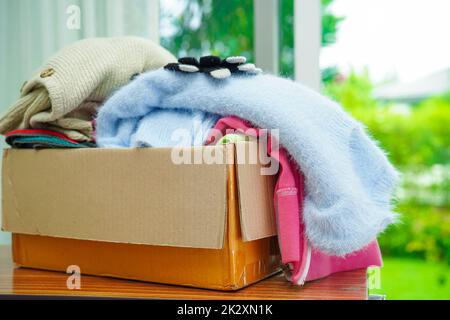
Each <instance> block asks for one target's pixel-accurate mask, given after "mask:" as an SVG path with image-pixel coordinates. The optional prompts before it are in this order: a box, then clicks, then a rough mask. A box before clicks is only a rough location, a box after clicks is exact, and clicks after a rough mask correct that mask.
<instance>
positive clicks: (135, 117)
mask: <svg viewBox="0 0 450 320" xmlns="http://www.w3.org/2000/svg"><path fill="white" fill-rule="evenodd" d="M219 118H220V116H219V115H216V114H211V113H209V112H203V111H199V110H186V109H173V110H172V109H170V110H169V109H161V108H153V109H152V110H151V111H150V112H148V113H146V114H144V115H141V114H130V118H128V119H123V120H122V121H121V122H120V123H118V126H117V134H116V135H115V136H113V137H105V136H103V135H102V134H100V135H99V137H101V139H100V140H101V143H100V144H101V146H102V147H104V148H105V147H108V148H127V147H153V148H161V147H174V146H179V147H181V146H185V147H189V146H201V145H203V144H204V142H205V140H206V138H207V136H208V131H209V129H211V128H212V127H213V126H214V125H215V124H216V122H217V120H219ZM179 129H182V131H181V132H178V131H177V130H179ZM177 132H178V134H177Z"/></svg>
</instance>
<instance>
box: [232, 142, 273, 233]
mask: <svg viewBox="0 0 450 320" xmlns="http://www.w3.org/2000/svg"><path fill="white" fill-rule="evenodd" d="M235 148H236V152H235V163H236V171H237V174H236V176H237V185H238V194H239V215H240V221H241V230H242V236H243V240H244V241H252V240H258V239H262V238H267V237H271V236H275V235H277V229H276V222H275V212H274V202H273V196H274V190H275V184H276V180H277V175H276V174H275V175H262V171H261V169H262V168H263V165H262V164H261V161H260V159H259V157H256V159H252V158H251V156H249V153H251V152H254V150H258V149H257V148H258V144H257V143H255V142H238V143H236V144H235ZM258 154H259V153H258ZM242 159H245V163H243V162H242ZM255 161H256V162H255Z"/></svg>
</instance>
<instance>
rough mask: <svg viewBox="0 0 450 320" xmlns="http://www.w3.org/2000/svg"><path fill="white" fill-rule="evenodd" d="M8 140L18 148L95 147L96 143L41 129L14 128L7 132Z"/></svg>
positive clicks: (12, 145)
mask: <svg viewBox="0 0 450 320" xmlns="http://www.w3.org/2000/svg"><path fill="white" fill-rule="evenodd" d="M5 137H6V142H7V143H8V144H9V145H10V146H11V147H13V148H17V149H29V148H33V149H45V148H95V143H92V142H88V141H76V140H73V139H70V138H69V137H67V136H66V135H64V134H62V133H59V132H56V131H52V130H39V129H24V130H12V131H10V132H8V133H7V134H5Z"/></svg>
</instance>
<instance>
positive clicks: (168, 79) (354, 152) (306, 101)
mask: <svg viewBox="0 0 450 320" xmlns="http://www.w3.org/2000/svg"><path fill="white" fill-rule="evenodd" d="M155 108H162V109H169V110H174V109H179V108H181V109H185V110H197V111H204V112H208V113H215V114H220V115H223V116H227V115H235V116H238V117H240V118H243V119H247V120H249V121H251V122H252V123H253V124H254V125H255V126H257V127H259V128H265V129H279V130H280V143H281V145H282V146H284V147H285V148H286V149H287V150H288V152H289V153H290V155H291V156H292V157H293V158H294V159H295V160H296V162H297V163H298V165H299V167H300V169H301V171H302V172H303V174H304V176H305V182H306V198H305V203H304V210H303V219H304V223H305V229H306V235H307V238H308V240H309V241H310V243H311V245H312V246H313V247H314V248H315V249H318V250H320V251H322V252H325V253H328V254H331V255H338V256H343V255H346V254H349V253H352V252H354V251H356V250H359V249H362V248H363V247H365V246H366V245H368V244H369V243H370V242H372V241H373V240H375V239H376V237H377V235H378V234H379V233H380V232H382V231H383V230H384V229H385V228H386V227H387V226H388V225H389V224H391V223H393V222H395V221H396V219H397V215H396V214H395V213H394V212H392V208H391V203H390V202H391V196H392V194H393V190H394V188H395V186H396V183H397V180H398V175H397V172H396V170H395V169H394V168H393V166H392V165H391V164H390V163H389V161H388V160H387V157H386V155H385V154H384V152H383V151H382V150H381V149H380V148H379V147H378V146H377V144H376V143H375V142H374V141H373V140H372V139H371V138H370V137H369V135H368V134H367V133H366V131H365V128H364V127H363V126H362V125H361V124H360V123H359V122H357V121H356V120H354V119H353V118H352V117H350V116H349V115H348V114H347V113H345V112H344V111H343V109H342V107H341V106H340V105H338V104H337V103H335V102H333V101H331V100H329V99H328V98H326V97H324V96H322V95H320V94H318V93H316V92H314V91H312V90H309V89H308V88H306V87H304V86H302V85H301V84H299V83H297V82H294V81H291V80H288V79H283V78H279V77H275V76H271V75H258V76H247V75H242V76H238V75H236V76H233V77H230V78H228V79H224V80H215V79H211V77H207V76H205V75H204V74H183V73H179V72H173V71H168V70H163V69H160V70H157V71H152V72H148V73H145V74H143V75H141V76H139V77H138V78H137V79H135V80H134V81H132V82H131V83H130V84H128V85H127V86H125V87H123V88H122V89H120V90H119V91H118V92H116V93H115V94H114V95H113V96H112V97H111V98H110V99H109V100H107V102H106V103H105V105H104V106H103V107H102V108H101V109H100V112H99V114H98V118H97V142H98V144H99V146H100V147H102V146H112V145H118V146H120V145H121V143H122V141H124V140H127V139H129V132H128V131H127V130H124V129H125V128H127V127H129V126H133V125H136V119H138V118H140V117H142V116H145V115H147V114H149V113H150V112H152V111H154V110H155Z"/></svg>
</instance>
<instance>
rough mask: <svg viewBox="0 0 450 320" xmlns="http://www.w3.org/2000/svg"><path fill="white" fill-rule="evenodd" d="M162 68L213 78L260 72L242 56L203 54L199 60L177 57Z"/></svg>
mask: <svg viewBox="0 0 450 320" xmlns="http://www.w3.org/2000/svg"><path fill="white" fill-rule="evenodd" d="M164 69H166V70H171V71H180V72H184V73H195V72H201V73H206V74H209V75H210V76H211V77H213V78H215V79H225V78H228V77H230V76H231V74H233V73H236V74H253V75H256V74H260V73H261V72H262V70H261V69H260V68H257V67H255V65H254V64H253V63H247V59H246V58H245V57H242V56H234V57H228V58H225V59H223V60H222V59H220V58H219V57H217V56H204V57H201V58H200V60H197V59H195V58H193V57H184V58H180V59H178V63H169V64H168V65H166V66H165V67H164Z"/></svg>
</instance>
